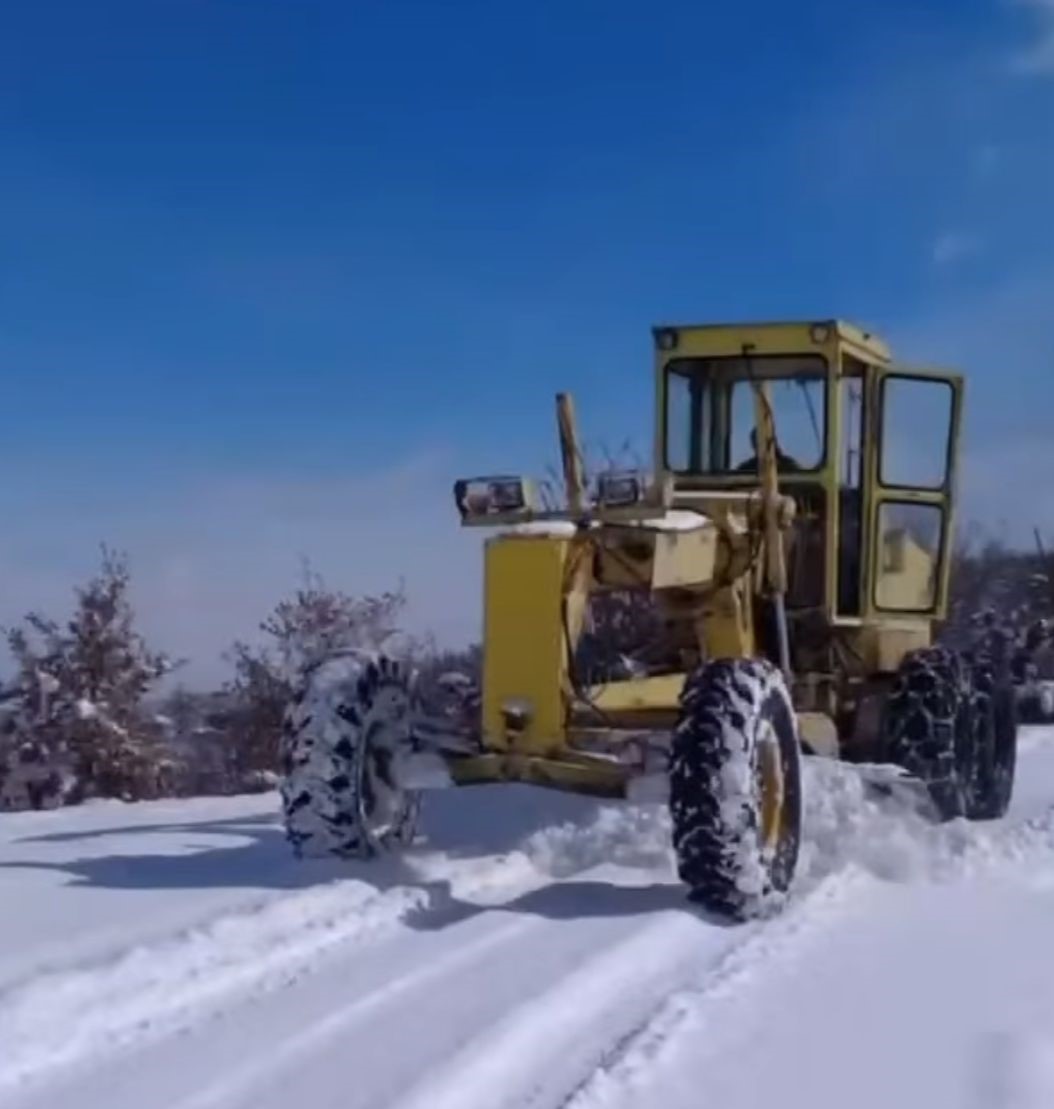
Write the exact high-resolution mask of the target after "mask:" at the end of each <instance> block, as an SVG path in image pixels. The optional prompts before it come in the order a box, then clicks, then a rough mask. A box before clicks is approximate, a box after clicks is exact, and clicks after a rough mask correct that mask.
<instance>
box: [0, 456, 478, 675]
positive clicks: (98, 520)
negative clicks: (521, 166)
mask: <svg viewBox="0 0 1054 1109" xmlns="http://www.w3.org/2000/svg"><path fill="white" fill-rule="evenodd" d="M453 477H454V474H453V473H452V469H451V460H450V459H449V458H447V457H446V456H444V455H441V454H432V455H422V456H421V457H418V458H414V459H409V460H407V461H406V462H404V463H403V464H400V465H398V466H394V467H390V468H387V469H379V470H377V471H376V472H373V473H366V474H362V473H359V474H352V475H348V474H332V475H329V476H326V477H323V478H314V477H306V476H286V477H278V478H273V479H272V478H266V477H237V478H230V479H225V478H220V479H218V480H215V481H213V482H212V483H211V484H208V485H204V484H202V485H198V486H197V487H182V488H170V489H167V490H155V491H152V493H151V496H150V497H149V498H146V497H144V498H142V500H141V503H140V504H138V505H137V506H135V507H133V508H131V509H129V508H128V507H127V506H124V507H118V506H117V505H116V504H115V505H114V507H113V509H112V510H109V511H107V510H102V511H100V510H99V509H98V507H97V506H94V507H91V508H88V509H85V508H82V507H80V505H79V504H78V503H75V502H73V501H70V502H69V503H56V502H54V501H52V502H50V503H49V505H48V510H47V512H46V513H44V512H41V513H40V515H39V516H32V517H30V518H27V517H26V516H25V515H21V522H20V526H19V531H20V534H21V536H22V537H23V545H22V546H21V547H20V548H15V549H12V550H10V551H9V552H8V553H7V556H6V558H5V561H4V564H3V565H0V580H2V582H3V585H4V589H3V593H2V595H0V624H7V623H10V622H11V621H13V620H16V619H18V618H19V617H20V616H21V615H23V614H24V613H25V612H26V611H27V610H28V609H30V608H38V607H39V608H41V609H43V610H44V611H47V612H49V613H54V614H56V615H57V616H61V615H62V614H63V613H65V612H67V611H68V609H69V607H70V603H71V598H72V589H73V587H74V585H75V584H76V583H77V582H78V580H81V579H82V578H83V576H84V575H85V574H87V573H91V572H92V570H93V569H94V566H95V563H96V562H97V559H96V552H97V551H98V544H99V542H100V541H101V540H105V541H106V542H107V543H108V544H110V545H112V546H115V547H117V548H119V549H121V550H124V551H127V553H128V555H129V557H130V559H131V563H132V571H133V579H134V588H135V601H136V606H137V610H138V612H139V616H140V622H141V625H142V627H143V630H144V632H145V633H146V634H147V635H148V637H149V639H150V641H151V643H153V644H154V645H156V646H158V647H161V648H164V649H165V650H168V651H171V652H172V653H173V654H176V655H180V656H185V657H188V658H189V659H190V660H191V661H190V665H188V667H187V668H186V670H185V672H184V678H185V680H187V681H188V682H194V683H202V682H212V681H216V680H219V679H221V678H222V677H223V676H224V673H225V671H224V666H223V663H222V659H221V654H222V652H223V651H225V650H226V649H227V647H229V645H230V644H231V642H232V641H233V640H234V639H235V638H245V639H250V640H252V639H255V638H256V629H257V625H258V624H259V622H260V620H261V619H262V618H263V617H264V616H265V615H266V614H267V612H268V611H269V610H270V608H271V607H272V606H273V605H274V604H275V603H276V601H277V600H279V599H280V598H281V597H283V596H285V595H287V594H288V592H289V591H290V590H291V589H292V588H294V587H295V586H296V585H297V584H298V583H299V580H300V573H301V569H302V561H303V559H304V558H309V559H310V561H311V564H312V567H313V568H314V569H315V570H317V571H318V572H319V573H321V574H322V575H323V577H324V578H325V579H326V580H327V582H329V583H330V584H331V585H333V586H335V587H340V588H343V589H346V590H347V591H349V592H351V593H372V592H380V591H382V590H385V589H390V588H393V587H395V586H396V585H398V583H399V581H400V579H402V580H404V581H405V584H406V589H407V592H408V595H409V598H410V611H409V613H408V620H407V623H408V626H409V627H410V629H412V630H414V631H419V632H423V631H433V632H434V633H435V634H436V636H437V638H439V640H440V641H441V642H447V643H451V644H457V643H465V642H468V641H470V640H471V639H474V638H476V637H477V636H478V630H479V629H478V624H479V614H480V604H479V598H480V594H481V589H482V585H481V578H480V550H481V546H482V538H483V537H482V536H481V535H480V534H479V533H478V532H465V531H462V530H461V529H460V528H459V527H458V524H457V517H456V512H455V509H454V504H453V496H452V493H451V485H452V481H453ZM2 502H3V498H2V497H0V509H3V508H4V507H6V506H4V505H3V503H2ZM14 510H15V511H19V512H20V513H21V512H22V508H20V507H19V506H15V507H14ZM3 515H5V516H6V517H7V519H8V520H10V519H11V515H10V510H9V511H7V512H4V513H3Z"/></svg>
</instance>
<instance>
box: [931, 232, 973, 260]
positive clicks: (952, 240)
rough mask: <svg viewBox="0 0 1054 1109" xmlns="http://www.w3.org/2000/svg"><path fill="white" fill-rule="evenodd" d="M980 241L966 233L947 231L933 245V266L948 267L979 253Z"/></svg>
mask: <svg viewBox="0 0 1054 1109" xmlns="http://www.w3.org/2000/svg"><path fill="white" fill-rule="evenodd" d="M980 250H981V240H980V239H979V238H978V237H977V236H976V235H972V234H970V233H969V232H966V231H948V232H946V233H945V234H943V235H941V236H940V237H939V238H938V239H937V241H936V242H935V243H934V244H933V250H932V252H931V258H932V261H933V264H934V265H935V266H950V265H954V264H955V263H956V262H962V261H963V260H964V259H967V258H972V257H973V256H974V255H975V254H978V253H980Z"/></svg>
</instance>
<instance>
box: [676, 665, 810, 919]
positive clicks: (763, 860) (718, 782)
mask: <svg viewBox="0 0 1054 1109" xmlns="http://www.w3.org/2000/svg"><path fill="white" fill-rule="evenodd" d="M670 814H671V816H672V819H673V844H674V850H675V852H676V855H677V867H678V872H679V874H680V876H681V879H682V881H684V882H685V883H686V884H687V885H688V887H689V890H690V896H691V898H692V900H694V901H697V902H699V903H700V904H701V905H703V906H704V907H705V908H706V909H708V910H709V911H711V912H714V913H717V914H719V915H721V916H725V917H731V918H733V919H735V920H745V919H748V918H750V917H755V916H760V915H763V914H765V913H767V912H769V911H771V910H772V909H773V908H774V907H775V906H776V905H778V903H779V902H780V901H782V900H783V898H784V896H785V894H786V892H787V890H788V889H789V888H790V885H791V880H792V879H793V877H794V870H795V866H796V865H797V860H798V849H799V846H800V843H801V819H802V771H801V746H800V743H799V739H798V728H797V719H796V717H795V714H794V708H793V706H792V704H791V699H790V695H789V694H788V692H787V687H786V684H785V683H784V680H783V676H782V675H781V673H780V672H779V670H778V669H777V668H776V667H775V666H773V665H772V664H771V663H769V662H766V661H764V660H761V659H734V660H720V661H714V662H710V663H707V664H706V665H704V666H702V667H701V668H700V669H699V670H697V671H696V672H695V673H694V674H693V675H692V676H690V677H689V678H688V680H687V681H686V682H685V686H684V691H683V693H682V695H681V714H680V722H679V724H678V726H677V729H676V731H675V732H674V736H673V744H672V750H671V760H670Z"/></svg>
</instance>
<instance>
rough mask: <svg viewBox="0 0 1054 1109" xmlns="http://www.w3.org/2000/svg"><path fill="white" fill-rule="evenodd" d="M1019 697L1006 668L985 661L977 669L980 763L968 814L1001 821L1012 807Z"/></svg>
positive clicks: (976, 730)
mask: <svg viewBox="0 0 1054 1109" xmlns="http://www.w3.org/2000/svg"><path fill="white" fill-rule="evenodd" d="M1017 708H1018V706H1017V696H1016V691H1015V689H1014V687H1013V684H1012V683H1011V681H1010V677H1009V675H1008V674H1007V673H1005V668H1000V667H999V666H997V665H996V663H995V662H994V661H992V660H990V659H987V658H982V659H980V660H978V661H977V662H976V663H975V664H974V667H973V727H974V742H975V744H976V756H975V758H976V762H975V766H974V772H973V778H972V781H971V789H970V794H969V797H968V798H967V804H966V815H967V816H968V817H969V818H970V819H971V820H998V819H999V818H1000V817H1002V816H1005V815H1006V812H1007V809H1009V808H1010V801H1011V798H1012V797H1013V793H1014V775H1015V772H1016V769H1017V728H1018V715H1017Z"/></svg>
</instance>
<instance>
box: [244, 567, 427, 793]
mask: <svg viewBox="0 0 1054 1109" xmlns="http://www.w3.org/2000/svg"><path fill="white" fill-rule="evenodd" d="M405 605H406V596H405V593H404V592H403V589H402V587H400V588H399V589H397V590H396V591H394V592H389V593H382V594H381V595H380V596H377V597H353V596H351V595H349V594H347V593H343V592H341V591H340V590H336V589H331V588H330V587H329V586H327V585H326V583H325V582H324V581H323V579H322V578H321V577H320V576H319V575H317V574H315V573H313V572H312V571H311V570H310V568H305V571H304V583H303V585H302V586H301V587H300V588H299V589H298V590H297V591H296V592H295V593H294V594H293V596H292V597H290V598H287V599H286V600H283V601H280V602H279V603H278V604H277V605H276V606H275V608H274V610H273V611H272V612H271V614H270V615H269V616H268V617H267V618H266V619H265V620H264V621H263V622H262V623H261V625H260V630H261V631H262V632H263V633H264V635H265V636H266V637H267V639H266V641H265V643H264V645H262V646H251V645H249V644H247V643H244V642H238V643H235V644H234V646H233V648H232V649H231V652H230V655H229V658H230V661H231V662H232V663H233V666H234V678H233V680H232V681H231V682H230V684H229V686H228V692H229V694H230V695H231V699H232V703H233V705H234V708H233V709H232V712H231V715H230V718H229V721H228V729H229V737H230V742H231V744H232V745H233V756H234V757H233V762H234V768H235V773H236V774H237V775H238V776H240V777H242V778H244V777H245V776H247V775H253V774H260V773H266V772H272V771H274V770H276V769H277V767H278V764H279V741H280V736H281V727H282V716H283V714H284V712H285V709H286V706H287V705H288V703H289V699H290V697H291V696H292V693H293V688H294V685H295V682H296V679H297V677H298V675H299V674H300V673H301V672H302V671H303V670H304V669H305V668H306V667H309V666H311V665H313V664H314V663H316V662H319V661H321V660H322V659H323V658H325V657H326V656H327V655H330V654H332V653H333V652H334V651H339V650H347V649H366V650H379V649H380V648H382V647H384V646H385V645H386V644H387V643H389V641H390V640H391V639H392V638H393V637H395V636H397V635H398V634H399V626H398V621H399V617H400V616H401V614H402V612H403V609H404V608H405ZM407 649H410V648H409V646H408V647H407Z"/></svg>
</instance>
